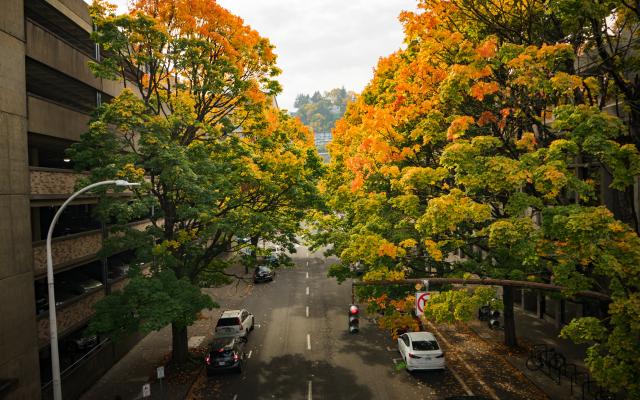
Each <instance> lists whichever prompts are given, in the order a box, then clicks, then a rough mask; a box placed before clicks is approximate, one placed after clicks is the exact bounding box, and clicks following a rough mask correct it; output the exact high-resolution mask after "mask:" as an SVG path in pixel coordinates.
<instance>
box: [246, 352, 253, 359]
mask: <svg viewBox="0 0 640 400" xmlns="http://www.w3.org/2000/svg"><path fill="white" fill-rule="evenodd" d="M251 353H253V350H249V354H248V355H247V358H251Z"/></svg>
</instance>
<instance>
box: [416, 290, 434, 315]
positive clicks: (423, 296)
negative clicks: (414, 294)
mask: <svg viewBox="0 0 640 400" xmlns="http://www.w3.org/2000/svg"><path fill="white" fill-rule="evenodd" d="M430 297H431V293H429V292H424V293H420V295H419V296H418V298H417V299H416V308H417V309H418V312H419V313H423V312H424V306H425V304H427V301H428V300H429V298H430Z"/></svg>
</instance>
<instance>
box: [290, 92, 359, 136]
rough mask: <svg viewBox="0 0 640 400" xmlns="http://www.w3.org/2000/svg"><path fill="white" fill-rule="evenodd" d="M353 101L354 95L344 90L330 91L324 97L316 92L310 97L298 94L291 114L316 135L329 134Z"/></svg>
mask: <svg viewBox="0 0 640 400" xmlns="http://www.w3.org/2000/svg"><path fill="white" fill-rule="evenodd" d="M354 99H355V93H354V92H352V91H347V90H345V88H340V89H338V88H336V89H332V90H330V91H328V92H324V95H322V94H320V92H317V91H316V92H315V93H314V94H313V95H311V96H310V95H308V94H299V95H298V96H297V97H296V101H295V103H294V104H293V106H294V107H295V108H296V111H294V112H293V113H292V114H293V115H294V116H296V117H299V118H300V120H302V123H303V124H305V125H307V126H308V127H310V128H311V129H313V132H314V133H316V134H318V133H321V132H322V133H324V132H331V130H332V129H333V127H334V126H335V124H336V121H337V120H339V119H340V118H342V116H343V115H344V112H345V111H346V109H347V103H348V102H350V101H353V100H354Z"/></svg>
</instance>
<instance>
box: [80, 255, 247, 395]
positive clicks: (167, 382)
mask: <svg viewBox="0 0 640 400" xmlns="http://www.w3.org/2000/svg"><path fill="white" fill-rule="evenodd" d="M236 269H237V270H236ZM233 272H234V273H236V274H237V275H238V276H242V275H244V268H243V267H242V268H241V267H240V266H236V267H233ZM203 291H204V292H205V293H208V294H209V295H210V296H211V297H212V298H213V300H214V301H216V302H217V303H218V304H219V305H220V308H232V307H235V306H236V305H239V304H241V302H242V299H243V298H244V297H246V296H247V295H248V294H249V293H250V291H251V286H250V285H248V284H247V283H245V282H244V281H240V282H239V283H236V282H233V283H232V284H230V285H227V286H223V287H219V288H206V289H203ZM219 313H220V309H216V308H214V309H213V310H205V311H203V313H202V318H201V319H200V320H198V321H196V322H195V323H194V324H193V325H192V326H190V327H189V328H188V336H189V349H190V350H191V349H197V348H200V347H201V346H205V345H206V344H207V343H208V342H209V341H210V340H211V338H212V337H213V329H214V326H215V323H216V322H217V319H218V315H219ZM170 354H171V326H165V327H164V328H162V329H161V330H160V331H157V332H151V333H150V334H148V335H147V336H146V337H145V338H143V339H142V340H141V341H140V342H139V343H138V344H137V345H136V346H134V347H133V348H132V349H131V351H129V353H127V355H125V356H124V357H123V358H122V359H121V360H120V361H118V362H117V363H116V364H115V365H114V366H113V367H111V369H110V370H109V371H108V372H107V373H106V374H105V375H104V376H103V377H102V378H100V380H98V381H97V382H96V383H95V384H94V385H93V386H92V387H91V389H89V390H88V391H87V392H85V393H84V394H83V395H82V397H81V398H80V399H82V400H114V399H117V398H120V399H121V400H135V399H141V398H142V387H143V385H144V384H146V383H148V384H150V385H151V397H147V398H145V399H150V400H154V399H163V400H164V399H167V400H168V399H184V398H185V397H186V395H187V393H188V391H189V389H190V387H191V385H192V384H193V381H194V380H195V378H196V377H197V376H198V374H197V373H194V374H179V375H177V376H173V377H167V378H169V379H164V380H163V382H162V383H161V382H159V381H158V380H157V379H156V368H157V367H158V366H162V365H164V364H165V363H166V362H167V360H168V359H169V356H170ZM196 372H197V371H196ZM118 396H119V397H118Z"/></svg>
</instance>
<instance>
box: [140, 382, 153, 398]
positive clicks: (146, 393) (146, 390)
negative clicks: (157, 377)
mask: <svg viewBox="0 0 640 400" xmlns="http://www.w3.org/2000/svg"><path fill="white" fill-rule="evenodd" d="M142 397H143V398H144V397H151V384H149V383H145V384H144V385H142Z"/></svg>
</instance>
